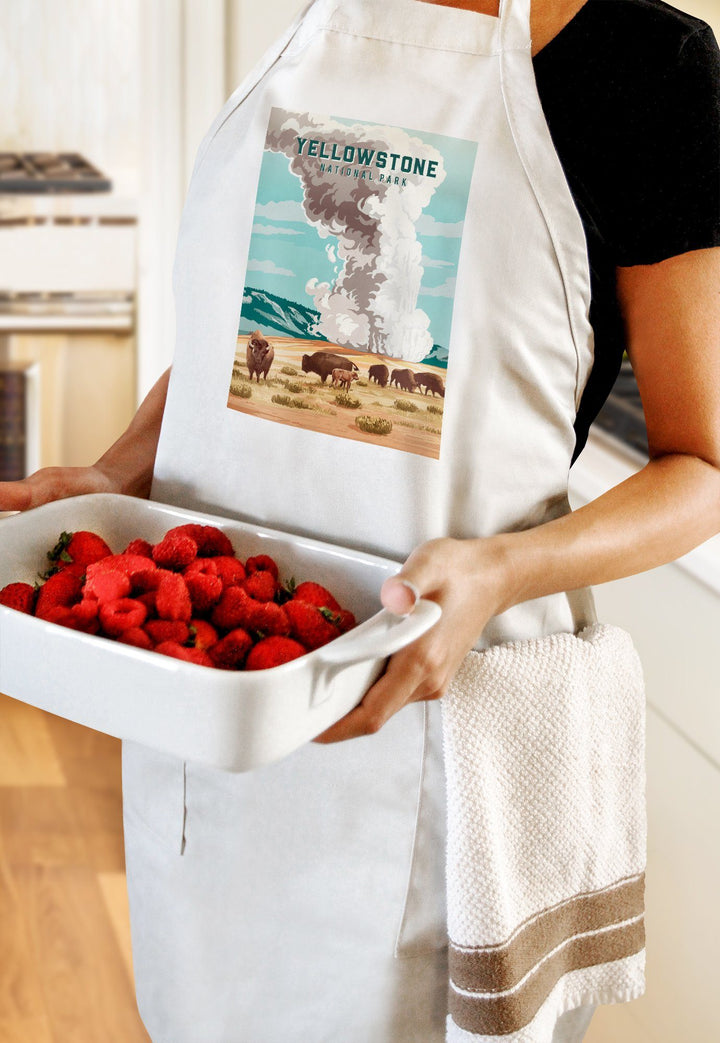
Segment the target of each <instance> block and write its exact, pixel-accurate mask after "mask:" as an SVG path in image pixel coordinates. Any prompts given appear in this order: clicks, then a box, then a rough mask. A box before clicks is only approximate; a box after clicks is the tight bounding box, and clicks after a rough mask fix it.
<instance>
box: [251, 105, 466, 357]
mask: <svg viewBox="0 0 720 1043" xmlns="http://www.w3.org/2000/svg"><path fill="white" fill-rule="evenodd" d="M332 119H334V120H336V121H337V122H338V123H343V124H345V125H347V126H352V125H353V124H354V123H357V122H359V121H356V120H349V119H341V118H339V117H332ZM366 125H368V124H366ZM370 125H372V124H370ZM403 129H405V130H406V133H408V134H410V135H411V136H413V137H417V138H420V139H421V141H423V142H426V143H428V144H431V145H433V146H434V147H435V148H437V150H438V151H439V152H440V153H441V154H442V155H443V157H444V161H445V169H446V172H447V176H446V178H445V180H444V181H443V183H442V184H441V185H440V186H439V187H438V188H437V190H436V191H435V193H434V195H433V197H432V199H431V201H430V203H429V205H428V206H427V207H426V208H425V210H424V211H423V213H422V215H421V217H420V220H419V221H418V224H417V236H418V241H419V242H420V244H421V246H422V252H423V264H424V267H425V272H424V276H423V280H422V285H421V290H420V295H419V297H418V307H419V308H422V309H423V311H425V312H426V313H427V315H428V316H429V318H430V333H431V335H432V337H433V341H434V342H435V343H437V344H440V345H442V346H443V347H446V346H447V344H448V341H449V337H450V324H451V320H452V308H453V293H454V282H455V278H456V274H457V263H458V257H459V253H460V244H461V241H462V240H461V232H462V222H463V221H464V218H465V211H466V206H467V196H468V191H469V186H470V180H471V177H472V170H473V165H474V162H475V153H476V149H477V144H476V142H474V141H464V140H461V139H458V138H451V137H446V136H444V135H440V134H429V133H426V132H424V131H413V130H407V129H406V128H403ZM328 176H329V177H332V176H333V175H332V174H330V175H328ZM302 199H303V191H302V185H301V182H300V180H299V178H298V177H296V176H295V175H294V174H292V173H291V171H290V169H289V160H288V158H287V156H285V155H283V154H281V153H276V152H271V151H269V150H268V151H266V152H265V153H264V155H263V161H262V166H261V171H260V181H259V187H258V194H257V205H256V211H255V223H254V228H253V235H252V238H251V242H250V253H249V263H248V272H247V278H246V283H247V285H248V286H252V287H255V288H256V289H261V290H265V291H267V292H269V293H272V294H277V295H278V296H281V297H285V298H288V299H290V300H294V301H297V302H298V303H300V304H303V305H305V306H306V307H314V301H313V299H312V297H311V296H310V295H309V294H307V293H306V292H305V284H306V283H307V281H308V279H310V278H312V277H315V278H316V279H318V280H319V281H321V282H333V281H334V280H335V279H336V278H337V276H338V275H339V274H340V272H341V270H342V261H340V260H339V259H338V258H337V256H336V247H337V239H336V238H335V237H334V236H330V237H329V238H327V239H323V238H321V236H320V235H319V234H318V232H317V231H316V229H315V228H314V227H312V226H310V225H308V224H307V221H306V217H305V212H304V210H303V208H302Z"/></svg>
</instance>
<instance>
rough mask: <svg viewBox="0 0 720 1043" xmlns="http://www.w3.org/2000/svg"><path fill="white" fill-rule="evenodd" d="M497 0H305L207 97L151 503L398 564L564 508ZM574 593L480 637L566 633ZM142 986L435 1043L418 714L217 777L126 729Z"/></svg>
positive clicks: (427, 722)
mask: <svg viewBox="0 0 720 1043" xmlns="http://www.w3.org/2000/svg"><path fill="white" fill-rule="evenodd" d="M501 7H502V9H501V15H500V18H499V19H495V18H492V17H489V16H484V15H479V14H476V13H473V12H469V11H466V10H461V9H456V8H447V7H440V6H436V5H433V4H426V3H421V2H417V0H317V2H315V3H314V4H311V5H310V6H309V7H308V8H307V9H306V11H305V12H304V13H303V14H302V15H301V16H300V18H299V19H298V20H297V22H296V23H295V25H294V26H292V27H291V29H290V30H289V31H288V33H286V35H285V36H284V37H283V39H282V40H280V41H279V42H278V43H277V45H276V46H275V47H274V48H272V49H271V50H270V51H269V52H268V54H266V55H265V56H264V58H263V59H262V61H261V62H260V64H259V65H258V67H257V68H256V69H255V70H254V72H253V73H251V75H250V76H249V77H248V79H247V80H246V81H245V82H244V83H243V84H241V85H240V87H239V88H238V90H237V91H236V92H235V94H233V96H232V97H231V98H230V99H229V101H228V102H227V104H226V105H225V107H224V108H223V110H222V111H221V112H220V113H219V115H218V117H217V119H216V120H215V122H214V124H213V126H212V127H211V128H210V131H209V132H208V134H207V136H206V138H205V140H204V141H203V143H202V145H201V147H200V150H199V152H198V157H197V160H196V163H195V169H194V172H193V177H192V180H191V184H190V188H189V192H188V198H187V203H186V207H185V211H184V214H183V219H182V224H181V228H180V234H179V241H178V250H177V259H176V264H175V269H174V290H175V296H176V306H177V330H178V334H177V348H176V355H175V360H174V363H173V371H172V377H171V381H170V389H169V394H168V401H167V406H166V410H165V415H164V420H163V427H162V433H161V438H160V444H159V448H158V454H157V460H156V468H155V480H154V484H153V490H152V496H153V498H154V499H158V500H162V501H166V502H172V503H178V504H182V505H183V506H188V507H197V508H199V509H202V510H209V511H212V512H215V513H226V514H229V515H232V516H235V517H239V518H242V519H247V520H254V521H257V522H259V523H262V524H265V525H269V526H272V527H275V528H280V529H286V530H289V531H292V532H295V533H298V534H300V535H312V536H317V537H320V538H322V539H325V540H327V541H329V542H333V543H337V544H339V545H344V546H349V547H352V548H355V549H358V550H365V551H370V552H373V553H379V554H383V555H386V556H388V557H393V558H396V559H398V561H402V560H403V559H404V558H405V557H406V556H407V554H409V552H410V551H411V550H412V549H413V548H414V547H415V546H417V545H418V544H420V543H422V542H424V541H426V540H429V539H432V538H434V537H438V536H443V535H451V536H454V537H458V538H463V537H475V536H482V535H491V534H493V533H496V532H499V531H509V530H512V529H524V528H528V527H530V526H533V525H537V524H540V523H542V522H544V521H547V520H549V519H551V518H554V517H557V516H559V515H561V514H564V513H565V512H567V511H568V510H569V504H568V499H567V479H568V471H569V466H570V461H571V457H572V451H573V447H574V444H575V442H574V439H575V436H574V430H573V422H574V418H575V413H576V409H577V405H578V403H579V400H580V396H581V394H582V391H583V388H584V386H585V382H586V380H587V377H588V374H589V371H590V368H591V365H592V331H591V327H590V325H589V321H588V309H589V302H590V281H589V272H588V259H587V250H586V245H585V238H584V232H583V228H582V223H581V220H580V217H579V215H578V213H577V210H576V208H575V205H574V202H573V200H572V196H571V194H570V191H569V188H568V186H567V183H566V180H565V177H564V174H563V171H562V167H561V165H560V161H559V159H558V157H557V154H556V152H555V150H554V147H553V145H552V141H551V138H550V134H549V130H548V128H547V124H546V122H545V119H544V115H543V112H542V108H541V105H540V101H539V98H538V96H537V91H536V87H535V80H534V73H533V68H532V61H531V53H530V32H529V7H530V0H505V2H504V3H503V4H502V5H501ZM594 620H595V613H594V608H593V602H592V596H591V593H590V591H588V590H583V591H576V592H573V593H572V594H556V595H553V596H550V597H545V598H539V599H537V600H535V601H531V602H527V603H525V604H521V605H517V606H515V607H513V608H511V609H510V610H508V611H507V612H505V613H503V614H502V615H500V616H497V617H495V618H493V619H492V620H491V621H490V623H489V624H488V626H487V627H486V630H485V631H484V633H483V634H482V635H481V637H480V638H479V640H478V642H477V645H476V649H477V650H481V649H483V648H486V647H488V646H490V645H493V644H496V643H498V642H502V641H507V640H516V639H523V638H530V637H542V636H544V635H547V634H551V633H554V632H558V631H565V632H575V631H577V630H578V629H579V628H580V627H583V626H585V625H588V624H590V623H592V622H593V621H594ZM123 793H124V817H125V841H126V857H127V874H128V891H129V897H130V912H131V926H132V940H133V956H134V965H135V975H136V989H137V997H138V1006H139V1009H140V1013H141V1015H142V1017H143V1020H144V1022H145V1024H146V1026H147V1028H148V1031H149V1032H150V1034H151V1036H152V1038H153V1040H154V1043H200V1041H201V1040H202V1043H280V1041H282V1043H337V1041H338V1040H342V1041H343V1043H371V1041H372V1043H405V1041H407V1043H417V1041H418V1040H422V1041H423V1043H440V1041H441V1040H443V1039H444V1038H445V1021H446V1014H447V995H446V993H447V952H446V942H447V934H446V905H445V892H444V859H445V808H444V777H443V762H442V739H441V721H440V708H439V705H438V704H414V705H412V706H409V707H406V708H405V709H404V710H403V711H402V712H401V713H399V714H398V715H396V716H395V717H394V718H393V719H392V720H391V721H390V722H389V723H388V725H387V726H386V727H385V728H384V729H383V730H382V731H381V732H380V733H379V734H378V735H376V736H372V737H368V738H366V739H359V740H355V741H353V742H351V743H343V744H339V745H338V746H333V747H318V746H315V745H313V744H309V745H308V746H307V747H305V748H303V749H301V750H298V751H297V752H296V753H295V754H293V755H292V756H291V757H289V758H287V759H286V760H285V761H284V762H282V763H280V764H277V765H273V766H271V767H269V768H267V769H263V770H260V771H257V772H253V773H250V774H246V775H232V774H228V773H223V772H219V771H214V770H212V769H207V768H203V767H200V766H197V765H194V764H189V763H188V764H183V762H181V761H178V760H177V759H175V758H172V757H167V756H166V755H164V754H158V753H155V752H153V751H150V750H147V749H145V748H144V747H141V746H138V745H137V744H131V743H127V742H126V743H124V744H123Z"/></svg>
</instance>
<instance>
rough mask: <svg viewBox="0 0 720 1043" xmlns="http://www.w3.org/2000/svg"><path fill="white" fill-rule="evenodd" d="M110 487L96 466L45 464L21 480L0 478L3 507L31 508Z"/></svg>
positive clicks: (3, 508)
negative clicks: (53, 465)
mask: <svg viewBox="0 0 720 1043" xmlns="http://www.w3.org/2000/svg"><path fill="white" fill-rule="evenodd" d="M109 491H112V490H111V489H110V488H109V482H108V480H107V478H106V477H105V475H104V474H103V473H102V472H101V471H100V470H98V468H96V467H43V468H42V469H41V470H40V471H36V472H35V474H31V475H30V477H29V478H25V479H24V480H23V481H21V482H0V511H27V510H30V508H32V507H39V506H40V505H41V504H43V503H50V502H51V501H52V500H62V499H64V498H65V497H66V496H80V495H81V494H83V493H94V492H109Z"/></svg>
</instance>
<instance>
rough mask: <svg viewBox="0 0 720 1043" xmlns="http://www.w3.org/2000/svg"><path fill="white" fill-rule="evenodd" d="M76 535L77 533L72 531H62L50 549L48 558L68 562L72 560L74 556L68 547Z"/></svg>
mask: <svg viewBox="0 0 720 1043" xmlns="http://www.w3.org/2000/svg"><path fill="white" fill-rule="evenodd" d="M74 535H75V534H74V533H72V532H61V533H60V538H59V539H58V541H57V543H56V544H55V546H54V547H53V549H52V550H49V551H48V554H47V556H48V560H49V561H64V562H67V563H69V562H72V558H71V557H70V555H69V554H68V552H67V547H68V544H69V543H70V541H71V540H72V538H73V536H74Z"/></svg>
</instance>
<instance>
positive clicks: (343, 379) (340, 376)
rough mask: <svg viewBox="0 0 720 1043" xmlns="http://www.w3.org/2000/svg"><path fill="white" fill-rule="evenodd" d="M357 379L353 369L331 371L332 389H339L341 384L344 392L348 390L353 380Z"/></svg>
mask: <svg viewBox="0 0 720 1043" xmlns="http://www.w3.org/2000/svg"><path fill="white" fill-rule="evenodd" d="M359 379H360V378H359V377H358V374H357V373H356V372H355V370H354V369H334V370H333V371H332V382H333V387H340V385H341V384H344V385H345V390H346V391H349V390H350V385H351V384H352V382H353V380H359Z"/></svg>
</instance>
